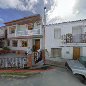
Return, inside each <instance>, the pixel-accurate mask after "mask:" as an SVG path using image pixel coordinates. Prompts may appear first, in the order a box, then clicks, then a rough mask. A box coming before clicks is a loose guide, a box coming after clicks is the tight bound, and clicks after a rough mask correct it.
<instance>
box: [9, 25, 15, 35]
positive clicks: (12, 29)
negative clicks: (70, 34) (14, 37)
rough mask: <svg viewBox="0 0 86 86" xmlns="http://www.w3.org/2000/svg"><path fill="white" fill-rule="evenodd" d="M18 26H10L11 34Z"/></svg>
mask: <svg viewBox="0 0 86 86" xmlns="http://www.w3.org/2000/svg"><path fill="white" fill-rule="evenodd" d="M15 29H16V26H12V27H9V30H10V31H9V32H10V34H12V33H15Z"/></svg>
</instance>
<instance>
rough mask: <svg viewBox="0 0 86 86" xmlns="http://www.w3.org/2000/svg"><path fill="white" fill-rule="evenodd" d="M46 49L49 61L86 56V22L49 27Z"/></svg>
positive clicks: (46, 33) (46, 34) (47, 29)
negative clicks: (50, 59)
mask: <svg viewBox="0 0 86 86" xmlns="http://www.w3.org/2000/svg"><path fill="white" fill-rule="evenodd" d="M45 48H46V49H47V51H48V52H49V57H48V59H49V58H51V57H52V58H53V57H56V58H58V57H59V58H65V59H79V58H80V56H86V20H78V21H71V22H63V23H58V24H50V25H47V26H46V29H45Z"/></svg>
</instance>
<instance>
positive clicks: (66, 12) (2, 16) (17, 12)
mask: <svg viewBox="0 0 86 86" xmlns="http://www.w3.org/2000/svg"><path fill="white" fill-rule="evenodd" d="M45 6H46V22H47V24H52V23H58V22H67V21H75V20H82V19H86V0H0V26H3V25H4V24H3V23H4V22H8V21H11V20H16V19H20V18H23V17H27V16H31V15H35V14H40V15H41V16H43V15H44V7H45Z"/></svg>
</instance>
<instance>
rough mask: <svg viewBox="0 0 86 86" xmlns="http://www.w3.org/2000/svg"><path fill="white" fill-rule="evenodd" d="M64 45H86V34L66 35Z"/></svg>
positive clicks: (63, 37) (63, 38)
mask: <svg viewBox="0 0 86 86" xmlns="http://www.w3.org/2000/svg"><path fill="white" fill-rule="evenodd" d="M62 40H63V43H86V34H76V35H72V34H66V35H63V36H62Z"/></svg>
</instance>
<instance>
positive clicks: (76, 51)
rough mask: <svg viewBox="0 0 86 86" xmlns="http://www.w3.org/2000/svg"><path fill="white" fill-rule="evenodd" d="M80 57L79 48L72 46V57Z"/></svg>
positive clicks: (76, 58) (75, 58)
mask: <svg viewBox="0 0 86 86" xmlns="http://www.w3.org/2000/svg"><path fill="white" fill-rule="evenodd" d="M79 58H80V48H79V47H73V59H74V60H78V59H79Z"/></svg>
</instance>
